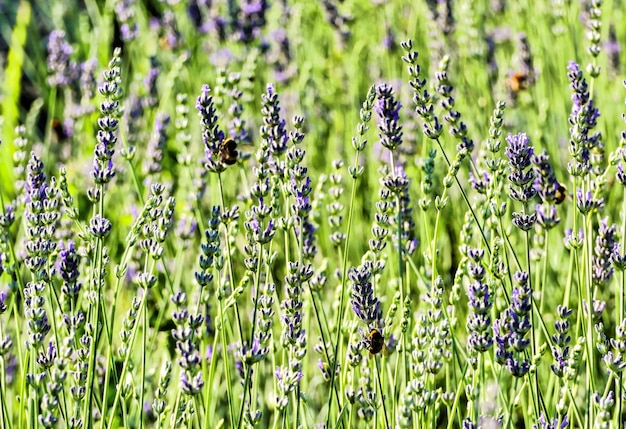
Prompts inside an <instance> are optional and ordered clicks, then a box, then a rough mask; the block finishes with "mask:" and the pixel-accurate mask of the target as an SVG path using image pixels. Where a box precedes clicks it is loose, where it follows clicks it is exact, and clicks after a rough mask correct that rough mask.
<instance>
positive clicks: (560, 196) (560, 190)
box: [554, 183, 567, 204]
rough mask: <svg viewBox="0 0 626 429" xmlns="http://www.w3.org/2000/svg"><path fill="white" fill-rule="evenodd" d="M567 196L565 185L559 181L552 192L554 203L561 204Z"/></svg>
mask: <svg viewBox="0 0 626 429" xmlns="http://www.w3.org/2000/svg"><path fill="white" fill-rule="evenodd" d="M565 198H567V189H566V188H565V186H563V185H562V184H560V183H559V186H558V187H557V188H556V191H555V192H554V204H561V203H562V202H563V201H565Z"/></svg>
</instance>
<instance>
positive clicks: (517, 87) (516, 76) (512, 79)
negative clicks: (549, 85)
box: [506, 71, 529, 94]
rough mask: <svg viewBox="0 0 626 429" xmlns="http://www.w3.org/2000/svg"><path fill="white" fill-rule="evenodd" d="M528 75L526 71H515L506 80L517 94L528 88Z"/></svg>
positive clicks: (508, 85)
mask: <svg viewBox="0 0 626 429" xmlns="http://www.w3.org/2000/svg"><path fill="white" fill-rule="evenodd" d="M528 83H529V79H528V75H527V74H526V73H524V72H519V71H518V72H515V73H513V74H511V76H509V78H508V79H507V81H506V86H507V87H508V88H509V89H510V90H511V92H513V93H514V94H517V93H518V92H520V91H522V90H524V89H528Z"/></svg>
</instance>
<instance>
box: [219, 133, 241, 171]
mask: <svg viewBox="0 0 626 429" xmlns="http://www.w3.org/2000/svg"><path fill="white" fill-rule="evenodd" d="M219 155H220V160H221V161H222V162H223V163H224V164H226V165H233V164H235V163H236V162H237V157H238V156H239V151H237V142H236V141H235V140H234V139H233V138H231V137H227V138H225V139H224V140H223V141H222V143H221V144H220V148H219Z"/></svg>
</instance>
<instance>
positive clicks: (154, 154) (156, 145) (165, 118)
mask: <svg viewBox="0 0 626 429" xmlns="http://www.w3.org/2000/svg"><path fill="white" fill-rule="evenodd" d="M169 123H170V117H169V115H167V114H165V113H159V114H157V116H156V118H155V119H154V128H153V130H152V136H150V140H149V141H148V147H147V149H146V157H145V160H144V164H143V172H144V174H146V175H154V174H158V173H160V172H161V169H162V168H163V166H162V164H161V163H162V161H163V151H164V150H165V143H166V139H167V126H168V125H169Z"/></svg>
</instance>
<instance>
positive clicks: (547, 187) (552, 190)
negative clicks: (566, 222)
mask: <svg viewBox="0 0 626 429" xmlns="http://www.w3.org/2000/svg"><path fill="white" fill-rule="evenodd" d="M532 163H533V164H534V170H535V183H534V187H535V191H536V192H537V195H539V197H540V198H541V201H542V202H543V204H542V205H537V223H539V225H541V226H542V227H543V228H545V229H551V228H554V227H555V226H556V225H557V224H558V223H559V222H560V221H561V219H559V217H558V216H557V214H556V208H555V206H554V204H555V203H556V204H559V203H560V202H562V201H563V199H564V198H565V192H566V191H565V187H564V186H563V185H561V184H560V183H559V181H558V180H557V178H556V175H555V174H554V168H553V167H552V163H551V162H550V156H549V155H548V153H547V152H546V151H545V150H544V151H543V152H542V153H541V154H539V155H534V156H533V157H532Z"/></svg>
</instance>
